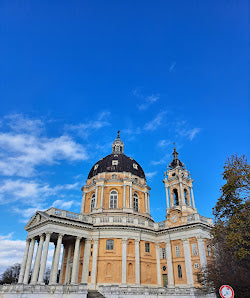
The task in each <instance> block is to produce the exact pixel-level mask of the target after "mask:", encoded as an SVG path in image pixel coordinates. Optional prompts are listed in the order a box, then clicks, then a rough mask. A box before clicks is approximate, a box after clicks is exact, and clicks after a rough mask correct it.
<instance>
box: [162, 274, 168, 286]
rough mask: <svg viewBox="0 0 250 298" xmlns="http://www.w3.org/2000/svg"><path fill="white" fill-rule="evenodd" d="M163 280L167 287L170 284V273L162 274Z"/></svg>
mask: <svg viewBox="0 0 250 298" xmlns="http://www.w3.org/2000/svg"><path fill="white" fill-rule="evenodd" d="M162 280H163V287H167V286H168V275H167V274H162Z"/></svg>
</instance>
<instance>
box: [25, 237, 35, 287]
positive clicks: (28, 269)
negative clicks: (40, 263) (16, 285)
mask: <svg viewBox="0 0 250 298" xmlns="http://www.w3.org/2000/svg"><path fill="white" fill-rule="evenodd" d="M34 247H35V238H32V240H31V243H30V249H29V254H28V259H27V265H26V268H25V273H24V278H23V283H24V284H27V283H28V281H29V275H30V268H31V263H32V258H33V252H34Z"/></svg>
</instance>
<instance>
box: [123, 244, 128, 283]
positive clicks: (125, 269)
mask: <svg viewBox="0 0 250 298" xmlns="http://www.w3.org/2000/svg"><path fill="white" fill-rule="evenodd" d="M126 280H127V239H122V283H123V284H126Z"/></svg>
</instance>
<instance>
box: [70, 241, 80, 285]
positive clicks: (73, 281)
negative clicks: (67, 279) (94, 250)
mask: <svg viewBox="0 0 250 298" xmlns="http://www.w3.org/2000/svg"><path fill="white" fill-rule="evenodd" d="M80 241H81V237H77V238H76V241H75V250H74V258H73V266H72V278H71V284H77V277H78V276H77V273H78V272H77V269H78V260H79V251H80Z"/></svg>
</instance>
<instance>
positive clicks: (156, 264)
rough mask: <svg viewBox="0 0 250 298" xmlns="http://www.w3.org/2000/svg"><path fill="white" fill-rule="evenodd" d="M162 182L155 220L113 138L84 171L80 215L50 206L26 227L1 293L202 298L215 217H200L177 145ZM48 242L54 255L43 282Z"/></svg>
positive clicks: (139, 178)
mask: <svg viewBox="0 0 250 298" xmlns="http://www.w3.org/2000/svg"><path fill="white" fill-rule="evenodd" d="M163 184H164V187H165V190H166V205H167V209H166V220H164V221H162V222H154V220H153V219H152V217H151V215H150V199H149V198H150V196H149V192H150V187H149V186H148V185H147V181H146V177H145V174H144V171H143V169H142V167H141V166H140V165H139V164H138V163H137V162H136V161H135V160H134V159H133V158H131V157H128V156H126V155H125V154H124V143H123V142H122V141H121V139H120V136H119V133H118V136H117V139H116V140H115V141H114V143H113V145H112V153H111V154H110V155H108V156H106V157H104V158H101V159H100V160H99V161H98V162H96V163H95V164H94V165H93V167H92V169H91V170H90V172H89V175H88V177H87V181H86V184H85V185H84V186H83V187H82V205H81V211H80V213H73V212H69V211H67V210H60V209H56V208H53V207H52V208H50V209H49V210H47V211H37V212H36V213H35V214H34V216H32V218H31V219H30V221H29V222H28V223H27V225H26V226H25V229H26V231H27V232H28V236H27V240H26V248H25V252H24V257H23V261H22V265H21V271H20V275H19V280H18V285H16V286H15V287H14V286H13V287H12V290H10V287H8V286H5V288H4V286H2V288H1V289H0V293H6V295H7V293H9V292H11V291H12V292H16V293H22V292H25V293H26V294H27V297H28V296H29V295H31V296H32V295H36V294H38V293H40V294H39V297H47V296H46V294H48V293H50V295H51V294H52V293H57V295H59V296H57V297H66V296H64V295H66V294H67V295H71V296H72V297H73V296H74V297H78V296H79V297H80V296H81V297H86V295H87V293H88V291H91V290H92V291H98V292H99V293H101V294H102V295H103V296H104V297H136V296H138V297H158V296H161V297H173V296H178V297H202V295H204V294H201V293H200V292H199V291H198V290H197V289H199V287H200V283H199V273H200V272H201V269H202V268H203V267H205V266H206V264H207V262H209V260H210V259H211V257H212V247H211V243H210V238H211V236H210V229H211V227H212V220H211V219H209V218H205V217H203V216H201V215H200V214H199V213H198V212H197V209H196V207H195V200H194V194H193V180H192V179H191V176H190V173H189V172H188V171H187V169H186V167H185V166H184V164H183V163H182V162H181V161H180V159H179V158H178V153H177V152H176V149H175V148H174V152H173V160H172V162H171V163H170V164H169V166H168V167H167V171H166V172H165V178H164V180H163ZM36 242H37V250H36V254H35V259H34V264H33V265H32V259H33V255H34V247H35V243H36ZM51 242H52V243H54V254H53V261H52V267H51V273H50V277H49V283H48V285H45V284H44V273H45V270H46V264H47V256H48V249H49V244H50V243H51ZM61 247H63V255H62V256H60V253H61ZM60 258H61V260H62V261H61V264H60V268H59V263H60ZM58 272H60V274H59V273H58ZM32 289H33V291H32ZM52 289H53V290H52ZM18 291H19V292H18ZM0 295H1V294H0ZM60 295H61V296H60ZM6 297H7V296H6ZM20 297H21V296H20ZM67 297H69V296H67Z"/></svg>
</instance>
